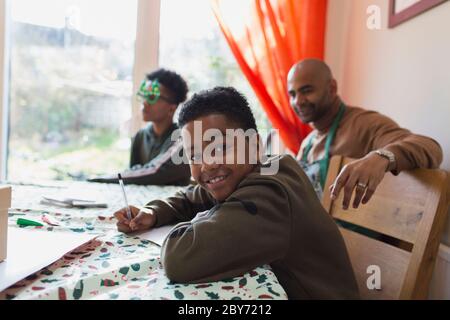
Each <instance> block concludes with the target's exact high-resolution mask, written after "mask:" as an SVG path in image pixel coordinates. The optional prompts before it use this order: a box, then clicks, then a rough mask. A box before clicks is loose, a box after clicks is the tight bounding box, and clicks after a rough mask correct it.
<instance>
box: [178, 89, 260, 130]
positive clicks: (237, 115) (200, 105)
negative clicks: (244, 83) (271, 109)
mask: <svg viewBox="0 0 450 320" xmlns="http://www.w3.org/2000/svg"><path fill="white" fill-rule="evenodd" d="M212 114H222V115H224V116H226V117H227V118H228V119H230V120H232V121H233V122H235V123H236V124H238V125H239V126H240V128H241V129H244V130H245V131H246V130H248V129H254V130H255V131H257V128H256V121H255V117H254V116H253V113H252V110H251V109H250V106H249V104H248V101H247V99H246V98H245V97H244V96H243V95H242V94H241V93H239V92H238V91H237V90H236V89H235V88H232V87H215V88H213V89H210V90H204V91H200V92H199V93H196V94H194V96H193V97H192V98H191V99H190V100H188V101H187V102H186V103H185V104H184V105H183V107H182V108H181V110H180V114H179V116H178V126H179V127H180V128H181V127H183V126H184V125H185V124H186V123H188V122H191V121H194V120H196V119H198V118H200V117H203V116H208V115H212Z"/></svg>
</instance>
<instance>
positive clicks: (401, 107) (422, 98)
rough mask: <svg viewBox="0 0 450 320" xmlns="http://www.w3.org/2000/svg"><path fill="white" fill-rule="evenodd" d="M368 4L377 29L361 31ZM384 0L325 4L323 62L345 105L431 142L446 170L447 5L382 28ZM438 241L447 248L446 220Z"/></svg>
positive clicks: (449, 128) (449, 97)
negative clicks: (377, 12)
mask: <svg viewBox="0 0 450 320" xmlns="http://www.w3.org/2000/svg"><path fill="white" fill-rule="evenodd" d="M370 5H377V6H379V7H380V8H381V13H382V16H381V17H382V24H381V25H382V28H381V30H369V29H368V28H367V24H366V22H367V19H368V17H369V15H368V14H367V13H366V10H367V8H368V7H369V6H370ZM388 5H389V1H388V0H329V8H328V25H327V39H326V54H325V60H326V61H327V62H328V63H329V64H330V66H331V68H332V69H333V71H334V73H335V77H336V79H337V80H338V82H339V85H340V89H339V91H340V94H341V96H342V98H343V99H344V100H345V101H346V102H347V103H348V104H350V105H357V106H361V107H364V108H367V109H372V110H376V111H379V112H381V113H383V114H385V115H387V116H389V117H391V118H392V119H394V120H395V121H396V122H397V123H399V125H400V126H402V127H406V128H408V129H410V130H412V131H413V132H415V133H419V134H424V135H427V136H430V137H432V138H434V139H436V140H437V141H438V142H439V143H440V145H441V147H442V149H443V151H444V161H443V163H442V166H441V168H443V169H445V170H447V171H450V1H448V2H447V3H444V4H442V5H439V6H438V7H435V8H433V9H431V10H429V11H427V12H425V13H423V14H421V15H419V16H417V17H415V18H413V19H412V20H409V21H406V22H404V23H403V24H401V25H399V26H397V27H396V28H393V29H388V27H387V24H388V8H389V7H388ZM443 242H444V243H446V244H447V245H450V221H448V223H447V228H446V231H445V235H444V237H443Z"/></svg>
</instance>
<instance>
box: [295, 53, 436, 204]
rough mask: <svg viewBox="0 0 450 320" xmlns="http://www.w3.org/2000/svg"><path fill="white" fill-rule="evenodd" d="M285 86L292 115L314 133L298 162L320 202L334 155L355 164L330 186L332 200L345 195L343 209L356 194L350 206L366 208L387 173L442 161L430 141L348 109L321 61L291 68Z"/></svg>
mask: <svg viewBox="0 0 450 320" xmlns="http://www.w3.org/2000/svg"><path fill="white" fill-rule="evenodd" d="M287 84H288V90H289V97H290V103H291V105H292V107H293V108H294V110H295V112H296V113H297V115H298V116H299V117H300V119H301V120H302V121H303V122H304V123H310V124H311V125H312V127H313V128H314V130H313V131H312V132H311V133H310V134H309V135H308V136H307V137H306V138H305V139H304V140H303V143H302V145H301V147H300V151H299V153H298V157H297V159H298V161H299V162H300V164H301V166H302V167H303V169H304V170H305V172H306V174H307V175H308V177H309V178H310V180H311V182H312V183H313V185H314V188H315V190H316V193H317V194H318V196H319V197H321V196H322V188H323V186H324V184H325V179H326V176H327V171H328V164H329V160H330V158H331V157H332V156H333V155H342V156H345V157H350V158H355V159H357V160H355V161H354V162H352V163H349V164H348V165H346V166H345V167H344V168H343V169H342V171H341V172H340V174H339V176H338V177H337V178H336V181H335V182H334V184H333V187H332V198H336V197H337V196H338V195H339V193H340V192H341V190H343V191H344V199H343V207H344V209H347V208H348V206H349V204H350V200H351V196H352V193H353V190H355V189H356V193H355V198H354V201H353V207H354V208H357V207H358V206H359V204H360V203H361V201H362V203H363V204H364V203H367V202H368V201H369V200H370V198H371V197H372V195H373V193H374V192H375V190H376V188H377V186H378V184H379V183H380V182H381V180H382V179H383V177H384V174H385V173H386V172H387V171H391V172H392V173H393V174H398V173H399V172H401V171H403V170H409V169H414V168H437V167H438V166H439V164H440V163H441V162H442V149H441V147H440V146H439V144H438V143H437V142H436V141H434V140H433V139H430V138H427V137H424V136H420V135H416V134H413V133H411V132H410V131H409V130H407V129H403V128H400V127H399V126H398V125H397V124H396V123H395V122H394V121H393V120H391V119H389V118H388V117H386V116H384V115H381V114H379V113H377V112H374V111H369V110H365V109H362V108H358V107H352V106H348V105H346V104H345V103H344V101H342V99H341V98H340V97H339V96H338V94H337V91H338V85H337V82H336V80H335V79H334V78H333V75H332V72H331V70H330V68H329V67H328V66H327V65H326V64H325V63H324V62H322V61H320V60H315V59H307V60H304V61H301V62H299V63H297V64H295V65H294V66H293V67H292V68H291V70H290V72H289V74H288V81H287Z"/></svg>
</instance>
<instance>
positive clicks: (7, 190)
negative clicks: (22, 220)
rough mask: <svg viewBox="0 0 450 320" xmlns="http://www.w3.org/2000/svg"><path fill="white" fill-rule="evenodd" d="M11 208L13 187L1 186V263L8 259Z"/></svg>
mask: <svg viewBox="0 0 450 320" xmlns="http://www.w3.org/2000/svg"><path fill="white" fill-rule="evenodd" d="M9 207H11V187H9V186H0V262H1V261H3V260H5V259H6V248H7V240H8V209H9Z"/></svg>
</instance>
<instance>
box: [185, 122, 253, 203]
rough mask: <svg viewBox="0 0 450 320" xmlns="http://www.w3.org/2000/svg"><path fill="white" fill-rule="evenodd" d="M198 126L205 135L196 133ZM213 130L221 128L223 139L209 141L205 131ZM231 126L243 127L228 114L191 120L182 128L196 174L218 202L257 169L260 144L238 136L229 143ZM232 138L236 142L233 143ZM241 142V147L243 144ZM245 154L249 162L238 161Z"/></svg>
mask: <svg viewBox="0 0 450 320" xmlns="http://www.w3.org/2000/svg"><path fill="white" fill-rule="evenodd" d="M196 123H197V126H196ZM199 123H201V130H200V128H199V127H198V124H199ZM194 128H195V129H196V130H197V131H200V133H201V134H199V133H198V132H197V133H195V129H194ZM209 129H217V130H219V131H220V132H221V133H222V137H223V139H222V141H220V139H218V140H217V141H215V140H214V139H213V141H205V140H209V139H204V136H205V132H206V131H207V130H209ZM227 129H240V128H239V125H237V124H235V123H234V122H232V121H230V119H228V118H227V117H226V116H225V115H222V114H211V115H207V116H203V117H200V118H198V119H196V120H195V121H191V122H188V123H187V124H186V125H184V126H183V128H182V131H181V134H182V138H183V147H184V150H185V152H186V154H187V156H188V158H189V160H190V167H191V174H192V177H193V178H194V180H195V181H197V183H199V184H200V185H201V186H202V187H204V188H205V189H206V190H207V191H208V192H209V193H210V194H211V195H212V196H213V197H214V198H215V199H216V200H218V201H224V200H225V199H227V198H228V197H229V196H230V195H231V194H232V193H233V192H234V191H235V190H236V188H237V186H238V184H239V183H240V182H241V181H242V180H243V179H244V178H245V177H246V176H247V175H248V174H249V173H250V172H251V171H252V170H253V169H254V167H255V165H256V164H255V162H256V159H257V153H258V149H257V143H258V142H256V146H254V144H253V145H252V147H250V144H251V143H252V142H249V140H248V139H246V141H245V143H244V144H242V143H240V144H239V143H238V142H237V138H236V137H235V138H233V139H228V142H229V143H227V139H226V134H227ZM210 132H211V131H210ZM252 140H253V139H252ZM231 141H234V143H230V142H231ZM241 141H244V140H243V139H242V140H241ZM253 141H254V140H253ZM256 141H257V140H256ZM240 145H241V147H239V146H240ZM242 145H243V147H242ZM211 150H212V152H211ZM205 151H206V152H205ZM242 153H245V155H243V154H242ZM250 153H252V154H250ZM210 155H212V156H210ZM243 156H245V161H238V160H239V157H241V158H242V157H243ZM249 157H252V161H250V160H249V159H250V158H249ZM241 162H243V163H241Z"/></svg>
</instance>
